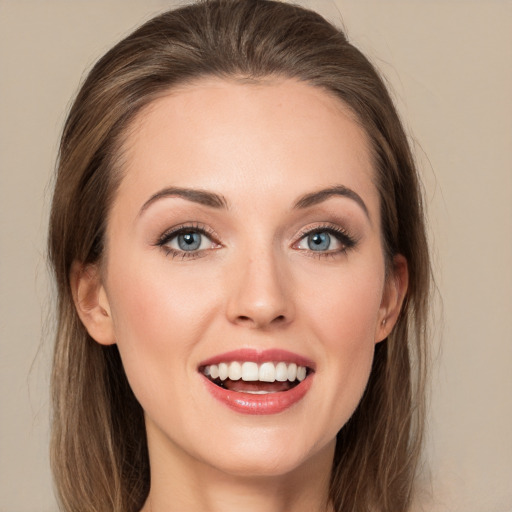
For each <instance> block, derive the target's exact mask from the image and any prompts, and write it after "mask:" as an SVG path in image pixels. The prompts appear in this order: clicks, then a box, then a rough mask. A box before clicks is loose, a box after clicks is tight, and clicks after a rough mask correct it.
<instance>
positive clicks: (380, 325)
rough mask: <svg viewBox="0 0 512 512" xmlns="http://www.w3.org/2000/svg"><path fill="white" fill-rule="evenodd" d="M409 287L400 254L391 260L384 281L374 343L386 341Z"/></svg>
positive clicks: (402, 258) (405, 266) (405, 269)
mask: <svg viewBox="0 0 512 512" xmlns="http://www.w3.org/2000/svg"><path fill="white" fill-rule="evenodd" d="M408 285H409V271H408V267H407V260H406V259H405V257H404V256H402V255H401V254H397V255H395V256H394V258H393V267H392V269H391V271H390V273H389V275H388V277H387V279H386V284H385V287H384V293H383V295H382V302H381V305H380V309H379V317H378V322H377V329H376V333H375V343H378V342H380V341H382V340H384V339H386V338H387V337H388V336H389V334H390V333H391V331H392V330H393V327H394V326H395V324H396V322H397V320H398V317H399V315H400V311H401V310H402V304H403V302H404V299H405V296H406V294H407V288H408Z"/></svg>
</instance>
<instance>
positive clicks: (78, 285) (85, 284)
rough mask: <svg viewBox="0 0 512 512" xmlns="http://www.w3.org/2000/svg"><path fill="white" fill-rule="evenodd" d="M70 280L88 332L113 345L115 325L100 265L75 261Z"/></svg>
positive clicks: (95, 337) (77, 309)
mask: <svg viewBox="0 0 512 512" xmlns="http://www.w3.org/2000/svg"><path fill="white" fill-rule="evenodd" d="M70 282H71V292H72V294H73V300H74V302H75V308H76V311H77V313H78V316H79V317H80V320H81V321H82V323H83V324H84V327H85V328H86V329H87V332H88V333H89V334H90V336H91V337H92V338H93V339H94V340H96V341H97V342H98V343H100V344H101V345H113V344H114V343H115V342H116V339H115V335H114V325H113V322H112V315H111V312H110V305H109V302H108V297H107V294H106V292H105V288H104V287H103V284H102V281H101V276H100V271H99V269H98V266H97V265H83V264H82V263H79V262H76V261H75V262H74V263H73V265H72V266H71V272H70Z"/></svg>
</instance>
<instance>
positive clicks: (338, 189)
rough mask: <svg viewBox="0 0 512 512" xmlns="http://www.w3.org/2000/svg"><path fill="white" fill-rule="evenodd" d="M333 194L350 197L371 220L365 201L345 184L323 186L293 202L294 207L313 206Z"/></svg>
mask: <svg viewBox="0 0 512 512" xmlns="http://www.w3.org/2000/svg"><path fill="white" fill-rule="evenodd" d="M333 196H342V197H347V198H348V199H352V200H353V201H355V202H356V203H357V204H358V205H359V206H360V207H361V208H362V210H363V211H364V213H365V214H366V216H367V217H368V219H369V220H371V219H370V213H369V212H368V207H367V206H366V203H365V202H364V201H363V199H362V197H361V196H360V195H359V194H358V193H357V192H354V191H353V190H352V189H350V188H348V187H345V185H335V186H333V187H329V188H324V189H322V190H318V191H316V192H311V193H309V194H306V195H304V196H302V197H301V198H300V199H299V200H298V201H297V202H296V203H295V205H294V208H296V209H302V208H309V207H310V206H315V205H317V204H320V203H322V202H324V201H327V199H330V198H331V197H333Z"/></svg>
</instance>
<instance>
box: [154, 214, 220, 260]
mask: <svg viewBox="0 0 512 512" xmlns="http://www.w3.org/2000/svg"><path fill="white" fill-rule="evenodd" d="M186 233H199V234H200V235H203V236H205V237H206V238H208V239H209V240H211V241H212V244H215V245H218V246H220V245H221V244H220V243H219V242H218V241H217V237H216V235H215V233H214V231H213V230H211V229H209V228H207V227H206V226H203V225H202V224H198V223H192V224H185V225H181V226H178V227H174V228H171V229H170V230H168V231H165V232H164V233H163V234H162V236H160V238H159V239H158V240H157V242H156V243H155V245H156V246H158V247H161V248H162V249H163V250H164V251H165V255H166V256H171V257H172V258H181V259H182V260H186V259H196V258H201V257H202V256H205V252H207V251H208V249H202V250H200V251H180V250H178V249H174V248H172V247H169V245H167V244H169V242H170V241H171V240H173V239H174V238H176V237H177V236H179V235H182V234H186Z"/></svg>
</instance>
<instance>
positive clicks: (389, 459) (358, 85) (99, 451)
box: [49, 0, 430, 512]
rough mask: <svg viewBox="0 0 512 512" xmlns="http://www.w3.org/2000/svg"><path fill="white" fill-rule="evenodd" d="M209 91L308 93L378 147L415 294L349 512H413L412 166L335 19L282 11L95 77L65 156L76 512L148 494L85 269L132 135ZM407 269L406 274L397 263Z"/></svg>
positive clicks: (355, 442)
mask: <svg viewBox="0 0 512 512" xmlns="http://www.w3.org/2000/svg"><path fill="white" fill-rule="evenodd" d="M204 76H216V77H221V78H226V79H247V80H255V81H258V80H260V79H265V78H268V77H286V78H293V79H297V80H300V81H303V82H306V83H309V84H311V85H313V86H316V87H320V88H322V89H324V90H326V91H328V92H330V93H331V94H333V95H334V96H336V97H337V98H339V99H340V100H341V101H343V102H344V103H345V104H346V105H347V106H349V107H350V109H351V110H352V111H353V113H354V114H355V117H356V118H357V120H358V122H359V123H360V124H361V126H362V127H363V128H364V130H365V132H366V134H367V135H368V137H369V140H370V142H371V147H372V151H373V160H374V171H375V178H374V179H375V183H376V186H377V188H378V190H379V193H380V201H381V212H382V236H383V245H384V247H385V251H386V256H387V261H388V262H392V257H393V255H394V254H402V255H404V256H405V258H406V259H407V262H408V270H409V288H408V292H407V296H406V300H405V303H404V305H403V309H402V313H401V315H400V318H399V320H398V323H397V325H396V326H395V328H394V330H393V333H392V334H391V335H390V336H389V337H388V338H387V339H386V340H385V341H383V342H381V343H379V344H377V345H376V350H375V358H374V363H373V368H372V372H371V376H370V381H369V383H368V386H367V388H366V391H365V394H364V396H363V399H362V401H361V403H360V405H359V406H358V408H357V410H356V411H355V413H354V415H353V416H352V418H351V419H350V420H349V422H348V423H347V424H346V425H345V426H344V427H343V428H342V430H341V431H340V432H339V433H338V436H337V444H336V452H335V460H334V465H333V469H332V479H331V490H330V492H331V500H332V503H333V505H334V509H335V510H336V511H338V512H341V511H343V512H361V511H366V510H370V509H371V510H378V511H380V512H404V511H406V510H407V509H408V506H409V504H410V500H411V497H412V489H413V481H414V475H415V470H416V466H417V461H418V457H419V453H420V446H421V440H422V430H423V422H424V412H425V411H424V409H425V407H424V386H425V376H426V323H427V308H428V302H429V284H430V263H429V256H428V248H427V242H426V235H425V226H424V215H423V211H422V200H421V190H420V184H419V181H418V176H417V172H416V169H415V165H414V161H413V157H412V155H411V151H410V148H409V145H408V142H407V137H406V135H405V133H404V131H403V128H402V126H401V123H400V121H399V118H398V116H397V113H396V111H395V108H394V106H393V103H392V101H391V99H390V97H389V95H388V92H387V91H386V88H385V86H384V85H383V82H382V80H381V79H380V78H379V76H378V74H377V73H376V71H375V70H374V68H373V66H372V65H371V64H370V63H369V61H368V60H367V59H366V57H365V56H363V55H362V54H361V52H360V51H359V50H357V49H356V48H355V47H354V46H352V45H351V44H350V43H349V42H348V41H347V39H346V37H345V35H344V34H343V33H342V32H341V31H340V30H338V29H336V28H335V27H333V26H332V25H331V24H329V23H328V22H327V21H325V20H324V19H323V18H322V17H321V16H320V15H318V14H316V13H314V12H312V11H309V10H306V9H303V8H301V7H297V6H293V5H290V4H286V3H280V2H274V1H270V0H207V1H202V2H200V3H197V4H192V5H189V6H185V7H182V8H179V9H177V10H173V11H169V12H167V13H164V14H162V15H159V16H158V17H156V18H154V19H152V20H150V21H148V22H147V23H145V24H144V25H143V26H141V27H140V28H139V29H137V30H136V31H135V32H133V33H132V34H131V35H129V36H128V37H127V38H125V39H124V40H122V41H121V42H119V43H118V44H117V45H116V46H115V47H114V48H112V49H111V50H110V51H109V52H108V53H107V54H106V55H105V56H104V57H103V58H101V59H100V60H99V62H98V63H97V64H96V65H95V66H94V68H93V69H92V71H91V72H90V73H89V75H88V77H87V78H86V80H85V82H84V83H83V85H82V87H81V89H80V91H79V93H78V95H77V97H76V99H75V102H74V104H73V106H72V108H71V111H70V113H69V116H68V119H67V122H66V124H65V127H64V132H63V136H62V140H61V146H60V157H59V163H58V170H57V178H56V185H55V193H54V197H53V204H52V210H51V219H50V231H49V254H50V260H51V264H52V266H53V271H54V274H55V278H56V282H57V287H58V331H57V336H56V345H55V353H54V362H53V373H52V400H53V418H52V422H53V425H52V446H51V461H52V468H53V472H54V477H55V482H56V488H57V493H58V498H59V500H60V503H61V506H62V509H63V510H65V511H66V512H78V511H80V512H85V511H87V512H106V511H114V512H137V511H139V510H140V508H141V507H142V506H143V504H144V501H145V499H146V497H147V494H148V491H149V485H150V481H149V478H150V476H149V460H148V452H147V445H146V436H145V427H144V419H143V411H142V408H141V406H140V405H139V404H138V402H137V400H136V399H135V397H134V395H133V393H132V391H131V389H130V386H129V385H128V382H127V379H126V376H125V373H124V370H123V367H122V364H121V360H120V357H119V353H118V351H117V348H116V346H115V345H114V346H102V345H99V344H98V343H96V342H94V340H92V339H91V338H90V336H89V335H88V333H87V331H86V330H85V328H84V326H83V325H82V324H81V322H80V320H79V318H78V315H77V313H76V310H75V306H74V303H73V298H72V294H71V288H70V271H71V266H72V264H73V262H75V261H78V262H80V263H83V264H87V263H94V262H101V258H102V256H103V246H104V234H105V225H106V222H107V219H108V213H109V208H110V205H111V202H112V200H113V197H114V196H115V192H116V187H117V186H118V184H119V181H120V180H121V179H122V171H121V167H122V165H121V161H122V154H121V150H120V148H121V146H122V140H123V136H124V135H125V134H126V133H127V130H128V129H129V126H130V121H131V120H132V119H133V118H134V116H135V115H136V114H137V113H138V112H139V111H140V110H141V109H142V108H143V107H145V106H146V105H148V104H149V103H150V102H151V101H152V100H153V99H155V98H156V97H158V96H160V95H162V94H164V93H165V92H166V91H168V90H169V89H170V88H172V87H173V86H176V85H178V84H179V85H183V84H186V83H187V82H191V81H196V80H198V79H200V78H201V77H204ZM389 264H392V263H389Z"/></svg>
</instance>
